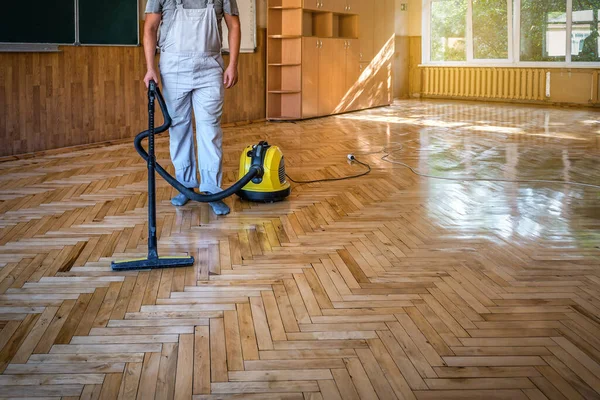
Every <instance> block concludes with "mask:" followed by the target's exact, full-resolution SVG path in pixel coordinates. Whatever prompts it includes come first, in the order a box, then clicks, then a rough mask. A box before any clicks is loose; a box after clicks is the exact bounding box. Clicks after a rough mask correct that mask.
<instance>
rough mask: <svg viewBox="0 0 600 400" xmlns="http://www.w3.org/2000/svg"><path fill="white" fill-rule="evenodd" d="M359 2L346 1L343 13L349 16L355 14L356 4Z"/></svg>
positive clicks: (356, 10)
mask: <svg viewBox="0 0 600 400" xmlns="http://www.w3.org/2000/svg"><path fill="white" fill-rule="evenodd" d="M359 2H360V0H346V7H345V11H346V12H347V13H350V14H356V13H357V12H358V11H359V10H358V3H359Z"/></svg>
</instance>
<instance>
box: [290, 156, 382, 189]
mask: <svg viewBox="0 0 600 400" xmlns="http://www.w3.org/2000/svg"><path fill="white" fill-rule="evenodd" d="M348 160H350V161H354V162H356V163H358V164H360V165H362V166H364V167H367V171H365V172H362V173H360V174H357V175H351V176H344V177H342V178H326V179H316V180H314V181H297V180H294V179H292V177H290V176H289V175H288V174H285V176H286V177H287V178H288V179H289V180H290V181H292V182H294V183H298V184H305V183H319V182H337V181H346V180H348V179H356V178H360V177H362V176H365V175H368V174H370V173H371V166H370V165H369V164H367V163H364V162H362V161H359V160H357V159H356V157H354V154H348Z"/></svg>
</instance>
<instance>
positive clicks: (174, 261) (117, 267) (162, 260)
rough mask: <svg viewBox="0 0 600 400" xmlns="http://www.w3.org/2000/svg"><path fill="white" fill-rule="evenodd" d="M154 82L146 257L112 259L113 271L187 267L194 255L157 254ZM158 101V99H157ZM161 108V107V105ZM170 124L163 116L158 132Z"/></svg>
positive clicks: (150, 107) (150, 93) (152, 89)
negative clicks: (168, 255)
mask: <svg viewBox="0 0 600 400" xmlns="http://www.w3.org/2000/svg"><path fill="white" fill-rule="evenodd" d="M156 94H157V91H156V84H154V85H152V84H151V85H150V87H149V88H148V130H147V131H145V132H146V137H148V151H149V153H146V152H145V151H144V153H146V156H145V157H144V159H145V160H146V162H147V165H148V257H147V258H142V259H135V260H125V261H113V262H112V263H111V268H112V269H113V271H133V270H140V269H156V268H175V267H189V266H192V265H194V257H192V256H170V257H159V256H158V238H157V237H156V179H155V178H156V177H155V169H156V167H157V164H156V157H155V155H154V134H155V133H156V129H155V127H154V111H155V110H154V109H155V101H156V98H157V96H156ZM159 102H160V101H159ZM161 108H162V107H161ZM170 125H171V118H170V117H168V116H165V123H164V124H163V125H162V126H161V127H159V128H158V130H159V131H160V132H164V131H165V130H167V129H168V128H169V126H170Z"/></svg>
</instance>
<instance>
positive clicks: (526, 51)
mask: <svg viewBox="0 0 600 400" xmlns="http://www.w3.org/2000/svg"><path fill="white" fill-rule="evenodd" d="M566 54H567V1H566V0H521V61H565V60H566Z"/></svg>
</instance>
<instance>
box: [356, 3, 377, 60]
mask: <svg viewBox="0 0 600 400" xmlns="http://www.w3.org/2000/svg"><path fill="white" fill-rule="evenodd" d="M358 16H359V25H358V38H359V39H358V40H359V41H360V61H361V62H367V61H371V60H372V59H373V57H374V55H375V54H374V51H373V49H374V43H373V38H374V34H375V23H374V21H375V18H374V8H373V3H371V2H367V1H360V2H358Z"/></svg>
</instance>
